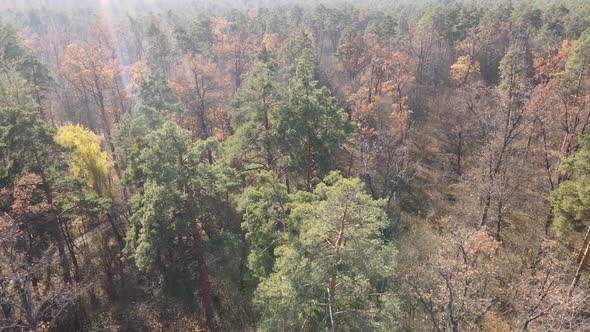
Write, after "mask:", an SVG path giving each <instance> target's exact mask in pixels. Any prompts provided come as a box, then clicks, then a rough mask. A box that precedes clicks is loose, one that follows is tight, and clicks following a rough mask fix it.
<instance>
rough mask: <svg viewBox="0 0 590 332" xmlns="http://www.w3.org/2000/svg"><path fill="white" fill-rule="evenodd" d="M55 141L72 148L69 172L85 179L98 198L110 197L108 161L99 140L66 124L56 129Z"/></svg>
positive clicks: (90, 133) (83, 129)
mask: <svg viewBox="0 0 590 332" xmlns="http://www.w3.org/2000/svg"><path fill="white" fill-rule="evenodd" d="M55 139H56V141H57V142H59V143H60V144H62V145H65V146H70V147H72V148H73V155H72V159H71V160H70V162H69V165H70V172H71V173H72V174H73V175H75V176H80V177H83V178H84V179H86V183H87V184H88V187H89V188H90V189H92V190H93V191H95V192H96V193H97V194H98V195H99V196H103V197H108V196H110V193H111V186H110V181H109V160H108V157H107V153H106V152H104V151H102V150H101V148H100V144H99V143H100V138H99V137H98V136H97V135H96V134H95V133H93V132H92V131H91V130H89V129H86V128H84V127H82V126H80V125H77V124H76V125H74V124H68V125H65V126H63V127H60V128H59V129H58V131H57V135H56V137H55Z"/></svg>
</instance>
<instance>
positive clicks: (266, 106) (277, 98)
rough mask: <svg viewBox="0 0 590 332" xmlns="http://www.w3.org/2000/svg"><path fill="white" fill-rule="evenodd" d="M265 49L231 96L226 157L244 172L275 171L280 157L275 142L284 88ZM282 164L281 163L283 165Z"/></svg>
mask: <svg viewBox="0 0 590 332" xmlns="http://www.w3.org/2000/svg"><path fill="white" fill-rule="evenodd" d="M267 52H268V50H266V48H264V49H262V50H261V51H260V56H262V57H265V58H266V57H268V58H269V59H266V60H262V61H259V62H257V63H256V64H255V65H254V66H253V67H252V69H251V71H250V72H249V73H248V76H247V77H246V80H245V81H244V83H243V84H242V85H241V86H240V89H239V90H238V91H237V92H236V94H235V95H234V98H233V100H232V108H231V111H230V119H231V122H232V127H233V128H234V130H235V132H234V135H232V136H231V137H230V138H229V141H228V146H229V151H228V152H229V154H230V155H231V156H232V157H234V158H235V159H236V160H239V162H240V163H241V164H242V165H243V167H244V168H245V169H263V170H275V171H279V170H278V169H277V166H279V165H280V164H281V158H283V156H282V154H281V153H280V152H279V143H278V142H277V135H278V132H277V126H278V123H277V122H278V117H279V110H280V109H281V107H283V105H284V98H285V87H284V84H283V83H281V82H279V81H277V80H276V78H275V77H276V72H275V70H274V66H273V63H272V62H271V60H270V58H271V57H272V56H271V55H268V54H267ZM283 165H284V163H283Z"/></svg>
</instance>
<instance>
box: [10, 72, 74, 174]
mask: <svg viewBox="0 0 590 332" xmlns="http://www.w3.org/2000/svg"><path fill="white" fill-rule="evenodd" d="M5 75H6V76H5V77H6V79H4V80H2V81H1V82H0V90H1V94H2V95H3V96H4V98H3V102H2V103H1V105H0V141H1V142H2V145H0V156H1V158H2V174H1V183H2V185H8V184H10V183H12V181H13V180H14V179H15V178H16V177H18V176H20V175H21V174H22V173H23V172H38V171H40V170H42V169H43V168H44V167H45V164H46V163H48V162H49V161H50V160H52V159H53V158H54V157H55V152H56V151H62V150H63V148H62V147H61V146H60V145H59V144H58V143H56V142H55V141H54V139H53V136H54V132H55V131H54V129H53V128H51V127H50V126H49V125H47V123H45V122H44V121H43V120H42V119H41V118H40V116H39V113H38V112H37V110H36V104H35V102H34V101H33V98H32V97H31V95H30V89H29V87H28V86H27V84H26V81H25V80H23V79H22V77H21V76H20V75H19V74H17V73H16V72H15V71H14V70H12V71H10V72H8V73H6V74H5ZM62 165H63V164H62Z"/></svg>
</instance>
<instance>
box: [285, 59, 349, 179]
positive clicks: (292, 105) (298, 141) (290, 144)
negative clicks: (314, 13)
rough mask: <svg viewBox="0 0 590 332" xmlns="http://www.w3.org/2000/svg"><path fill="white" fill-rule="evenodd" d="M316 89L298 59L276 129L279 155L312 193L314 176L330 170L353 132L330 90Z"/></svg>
mask: <svg viewBox="0 0 590 332" xmlns="http://www.w3.org/2000/svg"><path fill="white" fill-rule="evenodd" d="M317 86H318V82H317V81H315V80H314V79H313V71H312V64H311V63H309V62H307V61H305V59H299V60H298V63H297V71H296V74H295V76H294V77H293V78H292V79H291V80H290V81H289V87H288V94H289V97H288V102H287V104H286V105H285V106H284V107H283V108H282V109H281V111H280V113H279V120H278V126H277V128H278V129H277V131H278V132H279V133H280V137H279V141H280V142H281V143H280V144H281V145H282V151H283V153H284V154H286V155H288V156H289V157H290V167H291V169H292V170H294V171H296V172H302V173H303V175H304V178H305V180H304V184H305V188H306V189H307V190H311V186H312V179H313V177H314V176H315V175H321V174H325V173H326V172H327V170H329V169H330V167H331V165H332V164H333V161H334V156H335V153H336V149H337V148H338V146H339V145H340V144H342V143H344V142H345V140H346V139H347V138H348V136H349V135H350V134H351V133H352V131H353V130H354V126H353V124H352V123H351V122H350V121H349V120H348V116H347V114H346V113H345V112H344V110H343V109H341V108H338V106H337V105H336V99H335V98H334V97H333V96H332V95H331V93H330V90H328V88H326V87H321V88H318V87H317Z"/></svg>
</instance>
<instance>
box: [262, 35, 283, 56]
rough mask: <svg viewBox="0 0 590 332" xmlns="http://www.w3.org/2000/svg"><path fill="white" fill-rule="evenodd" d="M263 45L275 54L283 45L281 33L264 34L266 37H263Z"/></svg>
mask: <svg viewBox="0 0 590 332" xmlns="http://www.w3.org/2000/svg"><path fill="white" fill-rule="evenodd" d="M262 44H264V47H266V48H267V49H269V50H271V51H273V52H278V50H279V49H280V48H281V46H282V44H283V40H282V38H281V35H280V34H279V33H276V32H275V33H266V34H264V37H262Z"/></svg>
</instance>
